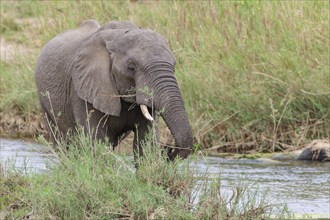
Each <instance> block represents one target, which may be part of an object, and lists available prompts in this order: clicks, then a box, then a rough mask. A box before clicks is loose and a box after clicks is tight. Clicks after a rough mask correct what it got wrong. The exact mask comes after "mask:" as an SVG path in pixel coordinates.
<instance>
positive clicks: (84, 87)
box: [72, 33, 121, 117]
mask: <svg viewBox="0 0 330 220" xmlns="http://www.w3.org/2000/svg"><path fill="white" fill-rule="evenodd" d="M111 65H112V62H111V58H110V52H109V51H108V50H107V49H106V46H105V42H104V39H103V38H102V37H101V36H100V34H98V33H96V34H94V35H91V37H90V38H89V40H88V41H87V42H86V43H85V45H83V46H82V48H81V50H80V51H79V53H78V55H77V57H76V60H75V66H74V71H73V74H72V79H73V84H74V87H75V89H76V91H77V94H78V96H79V97H80V98H81V99H83V100H85V101H87V102H89V103H91V104H92V105H93V107H94V108H96V109H98V110H100V111H101V112H104V113H106V114H109V115H113V116H118V117H119V116H120V111H121V104H120V97H119V92H118V89H117V86H116V84H115V80H114V76H113V75H112V74H111Z"/></svg>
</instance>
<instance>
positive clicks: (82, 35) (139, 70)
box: [35, 20, 193, 159]
mask: <svg viewBox="0 0 330 220" xmlns="http://www.w3.org/2000/svg"><path fill="white" fill-rule="evenodd" d="M174 66H175V59H174V57H173V54H172V52H171V50H170V49H169V47H168V45H167V44H166V40H165V39H164V38H163V37H162V36H161V35H160V34H158V33H156V32H154V31H151V30H148V29H141V28H138V27H137V26H136V25H135V24H133V23H131V22H114V21H113V22H109V23H107V24H105V25H104V26H100V25H99V24H98V23H97V22H96V21H94V20H88V21H85V22H83V23H82V24H81V25H80V26H79V28H78V29H74V30H67V31H65V32H63V33H61V34H59V35H58V36H56V37H55V38H54V39H52V40H51V41H49V42H48V43H47V44H46V46H45V47H44V48H43V49H42V51H41V54H40V57H39V59H38V61H37V64H36V70H35V78H36V84H37V88H38V92H39V97H40V103H41V107H42V110H43V111H44V113H45V115H46V117H47V121H48V122H50V123H48V124H51V125H56V126H57V127H58V129H59V131H60V132H61V133H63V134H66V133H67V132H68V131H72V132H74V131H75V130H76V127H77V126H78V125H82V126H83V127H84V129H85V130H86V131H89V132H90V131H93V132H94V133H93V135H95V137H97V138H99V139H103V138H105V137H108V138H109V140H110V142H111V144H112V145H113V146H114V147H115V146H116V145H117V143H118V139H119V138H120V137H122V136H123V135H124V134H126V133H127V132H130V131H133V132H134V134H135V135H134V143H133V149H134V152H139V154H140V155H143V149H142V147H141V142H142V141H143V140H144V139H145V136H146V133H147V132H148V130H149V128H150V127H151V126H152V121H153V117H152V116H151V115H150V113H149V112H150V111H151V110H153V112H152V114H155V112H160V115H161V116H162V117H163V119H164V120H165V122H166V124H167V126H168V127H169V129H170V131H171V133H172V135H173V136H174V140H175V143H176V148H175V149H174V150H172V151H170V152H169V153H168V156H169V158H170V159H174V158H175V157H176V156H180V157H182V158H186V157H187V156H188V155H189V153H190V152H191V150H192V146H193V135H192V131H191V127H190V125H189V121H188V117H187V113H186V111H185V108H184V103H183V100H182V97H181V92H180V90H179V87H178V83H177V81H176V79H175V77H174ZM50 129H51V127H50Z"/></svg>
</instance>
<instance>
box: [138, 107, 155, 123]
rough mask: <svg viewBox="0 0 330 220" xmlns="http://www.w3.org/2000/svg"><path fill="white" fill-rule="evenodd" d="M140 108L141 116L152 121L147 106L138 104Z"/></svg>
mask: <svg viewBox="0 0 330 220" xmlns="http://www.w3.org/2000/svg"><path fill="white" fill-rule="evenodd" d="M140 108H141V112H142V114H143V116H144V117H145V118H146V119H148V120H149V121H154V119H153V117H152V116H151V115H150V113H149V111H148V108H147V106H145V105H140Z"/></svg>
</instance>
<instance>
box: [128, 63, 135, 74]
mask: <svg viewBox="0 0 330 220" xmlns="http://www.w3.org/2000/svg"><path fill="white" fill-rule="evenodd" d="M127 69H128V72H129V73H131V74H134V73H135V65H134V63H130V64H128V68H127Z"/></svg>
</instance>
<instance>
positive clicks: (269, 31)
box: [0, 1, 330, 152]
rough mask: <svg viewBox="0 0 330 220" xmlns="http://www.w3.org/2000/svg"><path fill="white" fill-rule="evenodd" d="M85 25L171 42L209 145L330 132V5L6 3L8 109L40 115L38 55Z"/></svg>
mask: <svg viewBox="0 0 330 220" xmlns="http://www.w3.org/2000/svg"><path fill="white" fill-rule="evenodd" d="M86 19H95V20H97V21H98V22H99V23H101V24H104V23H105V22H108V21H111V20H132V21H134V22H135V23H136V24H138V25H139V26H141V27H146V28H150V29H153V30H156V31H158V32H160V33H161V34H162V35H164V36H165V37H166V38H167V39H168V42H169V44H170V46H171V48H172V49H173V52H174V54H175V57H176V59H177V67H176V76H177V79H178V81H179V84H180V87H181V89H182V92H183V96H184V100H185V104H186V107H187V110H188V112H189V116H190V120H191V124H192V126H193V130H194V134H195V136H196V138H197V140H198V141H199V143H201V145H202V146H203V147H210V146H219V148H218V149H219V150H220V151H235V152H246V151H249V150H251V149H254V150H256V151H259V152H269V151H278V150H283V149H289V150H291V149H293V148H295V147H300V146H302V145H303V144H305V143H306V142H308V141H309V140H310V139H316V138H326V137H327V136H328V134H329V132H330V123H329V119H330V112H329V110H330V99H329V95H330V90H329V83H330V74H329V62H330V61H329V60H330V59H329V45H330V42H329V39H330V36H329V28H330V27H329V22H328V21H329V1H303V2H300V1H288V2H281V1H266V2H262V1H258V2H257V1H239V2H230V1H225V2H223V1H171V2H168V1H141V2H140V1H138V2H129V1H118V2H117V1H78V2H75V1H67V2H63V1H46V2H40V1H20V2H13V1H10V2H6V1H4V2H3V1H2V2H1V38H2V41H1V47H3V46H4V44H10V45H13V50H15V54H14V58H13V57H12V58H10V59H6V60H3V59H2V60H1V65H0V71H1V90H0V103H1V105H0V110H1V111H2V112H13V111H15V112H17V114H27V113H29V114H31V113H32V114H38V113H39V107H38V100H37V96H36V89H35V85H34V80H33V69H34V64H35V62H36V59H37V56H38V53H39V52H40V49H41V48H42V46H43V45H44V44H45V43H46V42H47V41H49V40H50V39H51V38H53V37H54V36H55V35H57V34H58V33H60V32H62V31H64V30H66V29H69V28H76V27H77V25H78V24H79V23H80V22H82V21H84V20H86ZM3 40H5V41H3ZM2 56H3V55H2Z"/></svg>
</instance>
